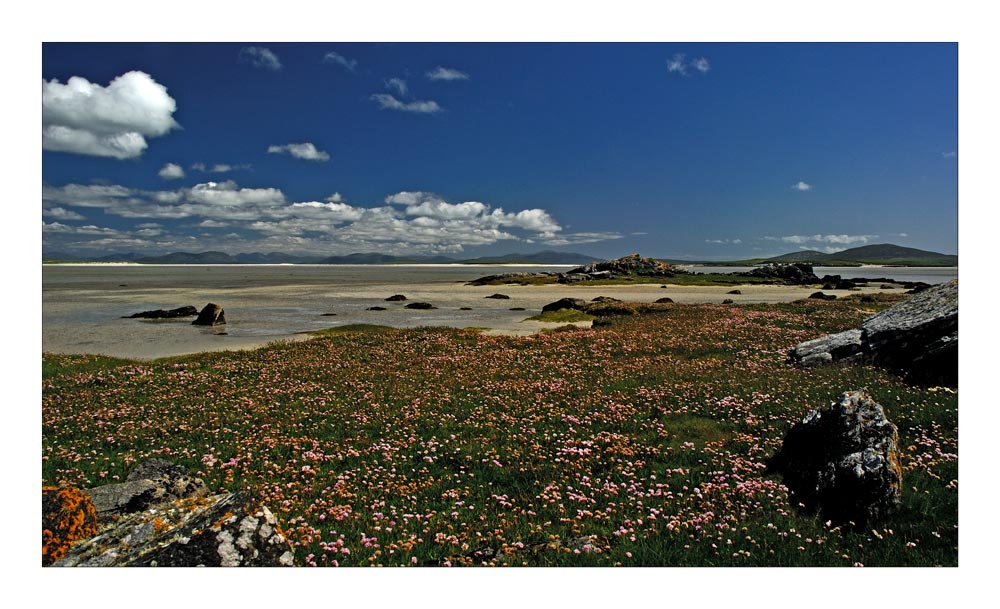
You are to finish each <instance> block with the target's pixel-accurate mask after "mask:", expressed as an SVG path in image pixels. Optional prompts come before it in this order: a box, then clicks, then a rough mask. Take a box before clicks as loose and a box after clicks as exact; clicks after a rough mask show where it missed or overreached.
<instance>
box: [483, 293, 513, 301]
mask: <svg viewBox="0 0 1000 609" xmlns="http://www.w3.org/2000/svg"><path fill="white" fill-rule="evenodd" d="M486 298H494V299H496V300H510V296H507V295H506V294H490V295H489V296H487V297H486Z"/></svg>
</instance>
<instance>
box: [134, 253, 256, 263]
mask: <svg viewBox="0 0 1000 609" xmlns="http://www.w3.org/2000/svg"><path fill="white" fill-rule="evenodd" d="M136 262H141V263H145V264H239V263H240V261H239V260H238V259H237V258H236V257H235V256H230V255H229V254H227V253H225V252H201V253H198V254H193V253H190V252H174V253H172V254H166V255H165V256H146V257H144V258H139V259H137V260H136Z"/></svg>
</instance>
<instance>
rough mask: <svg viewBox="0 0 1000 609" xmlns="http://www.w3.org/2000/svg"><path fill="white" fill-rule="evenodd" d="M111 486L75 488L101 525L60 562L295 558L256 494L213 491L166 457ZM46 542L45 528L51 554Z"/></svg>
mask: <svg viewBox="0 0 1000 609" xmlns="http://www.w3.org/2000/svg"><path fill="white" fill-rule="evenodd" d="M107 486H110V487H117V488H113V489H105V488H104V487H96V488H93V489H86V490H83V491H78V490H75V489H70V490H72V491H73V492H76V493H79V494H80V495H81V496H82V497H83V498H84V500H86V503H87V504H89V505H90V510H91V512H92V513H95V514H96V520H97V521H98V522H99V523H100V529H99V530H98V529H96V527H95V528H94V530H89V531H88V533H89V534H88V535H85V536H80V535H76V536H75V538H73V539H72V540H68V538H67V540H65V541H64V542H63V545H68V544H69V543H72V542H73V541H77V540H79V539H81V537H83V538H84V539H83V540H82V541H78V543H76V544H75V545H73V546H72V547H71V548H69V550H68V551H63V552H61V556H60V557H58V559H57V560H55V562H54V564H53V566H57V567H69V566H173V567H194V566H291V565H292V564H293V553H292V550H291V546H290V545H289V543H288V541H287V540H286V539H285V537H284V536H283V535H282V533H281V531H280V530H279V529H278V525H277V520H276V519H275V517H274V515H273V514H272V513H271V512H270V511H269V510H268V509H267V508H266V507H264V506H261V505H259V504H258V503H257V502H256V501H255V500H254V499H253V496H252V495H251V494H250V493H247V492H243V491H241V492H237V493H226V492H222V493H218V494H215V495H212V496H206V495H207V491H206V489H205V486H204V484H203V483H202V481H201V480H200V479H197V478H192V477H191V476H190V475H189V474H188V471H187V470H186V469H185V468H183V467H180V466H177V465H174V464H172V463H170V462H167V461H164V460H162V459H151V460H149V461H146V462H144V463H142V464H140V465H139V466H138V467H137V468H136V469H135V470H134V471H133V472H132V474H130V475H129V477H128V479H127V480H126V482H125V483H122V484H117V485H107ZM66 492H69V491H66ZM91 499H92V500H93V501H91ZM43 516H44V515H43ZM43 523H44V520H43ZM44 526H45V525H44V524H43V528H44ZM46 530H48V529H46ZM57 533H58V531H57ZM95 533H96V535H95ZM91 535H92V536H91ZM48 540H49V545H50V546H52V547H56V546H58V545H59V543H58V542H59V541H60V540H59V539H58V538H57V537H56V536H54V535H53V534H52V532H51V531H50V533H49V535H48ZM45 542H46V532H45V530H43V556H44V552H45Z"/></svg>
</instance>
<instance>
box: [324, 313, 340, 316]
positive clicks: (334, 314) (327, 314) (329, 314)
mask: <svg viewBox="0 0 1000 609" xmlns="http://www.w3.org/2000/svg"><path fill="white" fill-rule="evenodd" d="M336 316H337V314H336V313H323V314H322V315H321V317H336Z"/></svg>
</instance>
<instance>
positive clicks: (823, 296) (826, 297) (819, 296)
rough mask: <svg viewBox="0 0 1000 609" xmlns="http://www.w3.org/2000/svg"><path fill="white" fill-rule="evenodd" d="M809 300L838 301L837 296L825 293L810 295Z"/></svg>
mask: <svg viewBox="0 0 1000 609" xmlns="http://www.w3.org/2000/svg"><path fill="white" fill-rule="evenodd" d="M823 289H824V290H828V289H830V288H825V287H824V288H823ZM809 298H812V299H814V300H837V295H836V294H824V293H823V292H813V293H812V294H810V295H809Z"/></svg>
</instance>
